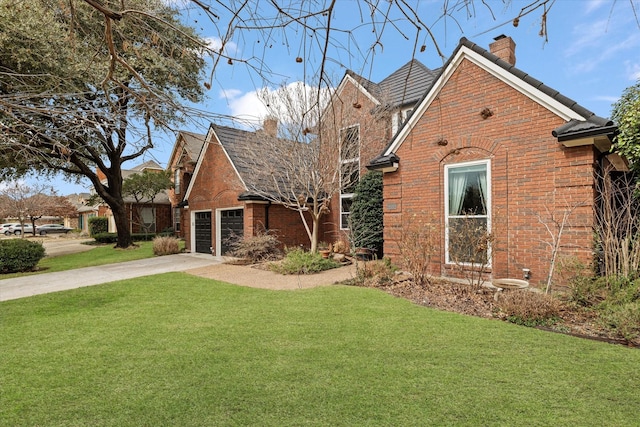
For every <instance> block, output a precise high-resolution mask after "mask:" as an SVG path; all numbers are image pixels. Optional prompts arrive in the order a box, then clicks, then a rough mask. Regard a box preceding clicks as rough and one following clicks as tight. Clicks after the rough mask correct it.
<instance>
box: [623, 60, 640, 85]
mask: <svg viewBox="0 0 640 427" xmlns="http://www.w3.org/2000/svg"><path fill="white" fill-rule="evenodd" d="M624 66H625V71H626V74H627V76H628V77H629V80H632V81H634V82H635V81H637V80H640V63H638V62H631V61H626V62H625V63H624Z"/></svg>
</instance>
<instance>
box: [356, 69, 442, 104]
mask: <svg viewBox="0 0 640 427" xmlns="http://www.w3.org/2000/svg"><path fill="white" fill-rule="evenodd" d="M347 74H348V75H349V76H351V77H352V78H353V79H354V80H356V81H357V82H358V83H359V84H360V85H361V86H362V87H363V88H365V89H366V90H367V92H369V93H370V94H371V95H372V96H374V97H375V98H376V99H377V100H378V101H380V102H382V103H384V104H385V106H386V107H389V106H391V107H402V106H403V105H407V104H414V103H415V102H417V101H418V100H420V99H421V98H422V96H423V95H424V92H425V90H426V89H427V88H428V87H429V86H431V83H432V82H433V79H434V78H435V77H436V76H437V72H435V71H432V70H430V69H429V68H427V67H426V66H424V65H423V64H422V63H421V62H420V61H418V60H417V59H412V60H411V61H409V62H407V63H406V64H404V65H403V66H402V67H400V68H398V69H397V70H396V71H394V72H393V73H391V74H389V75H388V76H387V77H385V78H384V79H383V80H382V81H381V82H380V83H374V82H372V81H370V80H368V79H366V78H364V77H362V76H360V75H358V74H356V73H355V72H353V71H351V70H347Z"/></svg>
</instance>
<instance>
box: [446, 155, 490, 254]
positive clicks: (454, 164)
mask: <svg viewBox="0 0 640 427" xmlns="http://www.w3.org/2000/svg"><path fill="white" fill-rule="evenodd" d="M475 165H485V167H486V168H487V214H486V215H477V217H486V218H487V231H488V232H489V233H490V232H491V213H492V212H491V187H492V182H491V160H489V159H485V160H477V161H472V162H463V163H452V164H449V165H445V166H444V230H445V232H444V233H445V235H444V256H445V264H447V265H455V262H453V261H451V259H450V258H449V169H453V168H459V167H465V166H475ZM487 252H488V253H487V257H488V258H487V259H488V261H487V267H491V258H492V257H491V245H489V248H488V249H487ZM462 265H465V266H471V265H472V264H471V263H462Z"/></svg>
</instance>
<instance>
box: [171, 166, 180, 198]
mask: <svg viewBox="0 0 640 427" xmlns="http://www.w3.org/2000/svg"><path fill="white" fill-rule="evenodd" d="M173 191H174V192H175V193H176V194H180V169H176V170H175V171H174V172H173Z"/></svg>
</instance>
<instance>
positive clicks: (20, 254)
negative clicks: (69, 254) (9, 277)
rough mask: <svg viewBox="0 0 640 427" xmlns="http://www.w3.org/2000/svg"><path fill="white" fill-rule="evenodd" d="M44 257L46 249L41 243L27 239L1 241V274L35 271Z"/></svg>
mask: <svg viewBox="0 0 640 427" xmlns="http://www.w3.org/2000/svg"><path fill="white" fill-rule="evenodd" d="M44 255H45V251H44V247H43V246H42V243H40V242H32V241H30V240H25V239H10V240H0V272H1V273H17V272H21V271H30V270H33V269H34V268H35V267H36V265H38V262H40V260H41V259H42V258H44Z"/></svg>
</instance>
